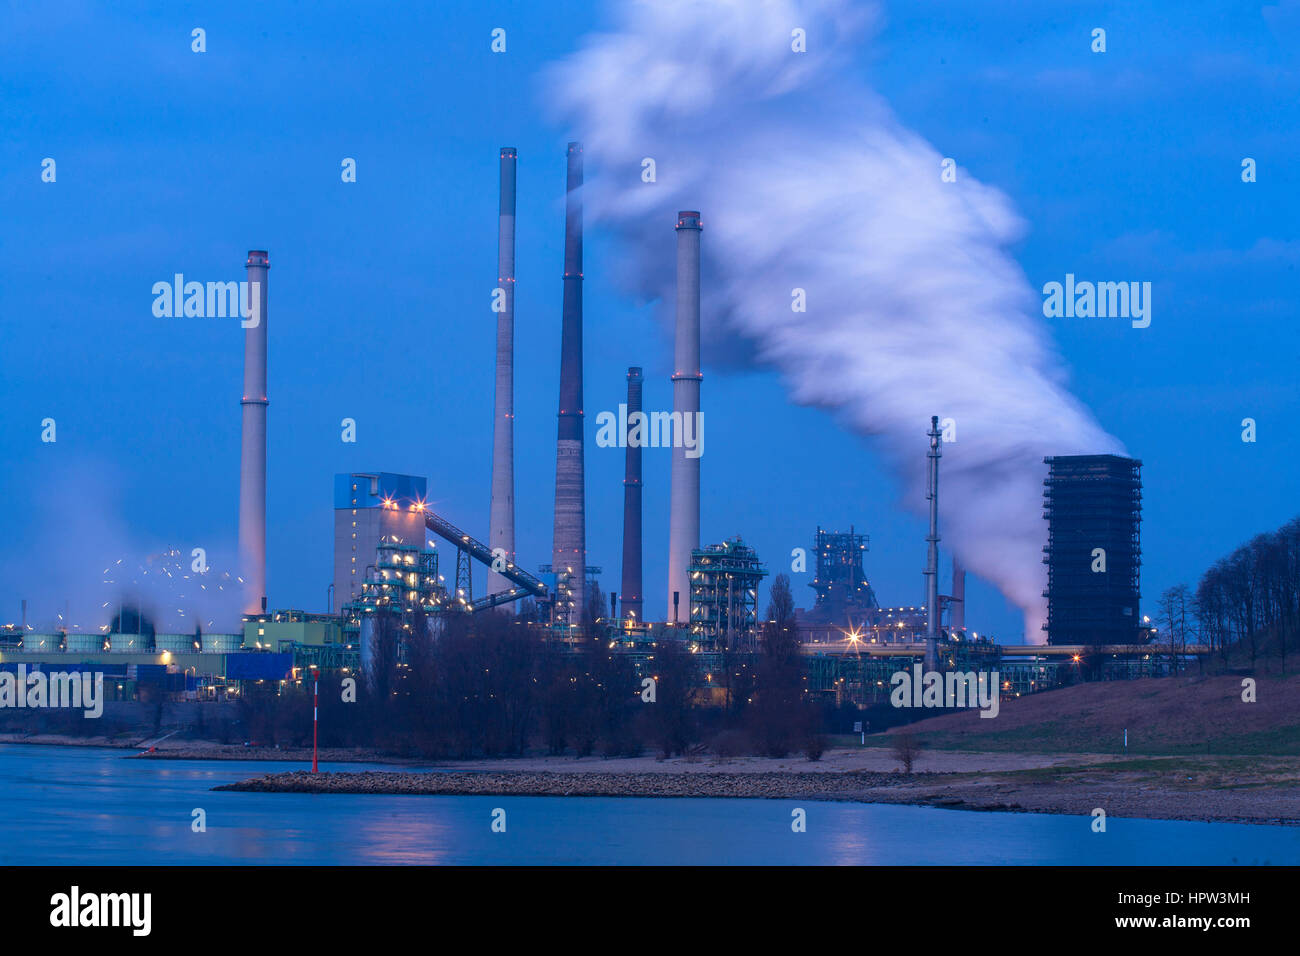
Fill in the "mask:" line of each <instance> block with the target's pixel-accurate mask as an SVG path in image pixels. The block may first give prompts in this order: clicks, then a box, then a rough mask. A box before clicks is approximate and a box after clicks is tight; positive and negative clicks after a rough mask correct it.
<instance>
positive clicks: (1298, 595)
mask: <svg viewBox="0 0 1300 956" xmlns="http://www.w3.org/2000/svg"><path fill="white" fill-rule="evenodd" d="M1159 614H1160V617H1159V620H1158V622H1157V623H1158V625H1159V627H1160V630H1161V632H1162V634H1163V636H1164V640H1166V641H1168V642H1169V643H1170V644H1173V645H1180V644H1189V643H1195V642H1197V641H1200V642H1202V643H1205V644H1208V645H1209V646H1210V647H1211V648H1212V649H1213V650H1216V651H1217V652H1218V654H1219V657H1220V660H1222V661H1223V662H1225V663H1227V662H1228V661H1229V660H1230V658H1233V657H1235V658H1236V659H1238V660H1248V661H1249V663H1250V665H1251V666H1252V667H1254V666H1255V665H1256V664H1257V663H1258V661H1259V660H1260V659H1261V658H1278V659H1279V660H1280V663H1281V667H1282V669H1283V670H1285V669H1286V658H1287V654H1288V652H1289V651H1292V650H1294V649H1295V648H1296V646H1297V644H1300V518H1294V519H1292V520H1291V521H1289V522H1287V523H1286V524H1285V525H1283V526H1282V527H1281V528H1279V529H1278V530H1277V531H1274V532H1271V533H1269V534H1261V535H1257V536H1256V537H1254V538H1252V539H1251V540H1250V541H1248V542H1247V543H1245V544H1243V545H1242V546H1241V547H1239V548H1237V550H1235V551H1234V552H1232V554H1230V555H1228V556H1227V557H1225V558H1223V559H1221V560H1220V561H1218V562H1216V563H1215V564H1214V566H1213V567H1211V568H1210V569H1209V570H1207V571H1206V572H1205V574H1204V575H1203V576H1202V577H1201V581H1200V583H1199V584H1198V585H1197V587H1196V591H1195V593H1192V592H1191V591H1190V590H1189V589H1188V588H1187V586H1186V585H1179V586H1177V587H1174V588H1170V589H1169V590H1168V591H1166V592H1165V593H1164V594H1163V595H1162V596H1161V599H1160V610H1159Z"/></svg>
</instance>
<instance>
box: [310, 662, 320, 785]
mask: <svg viewBox="0 0 1300 956" xmlns="http://www.w3.org/2000/svg"><path fill="white" fill-rule="evenodd" d="M319 715H320V672H319V671H317V670H316V668H315V667H313V668H312V669H311V772H312V773H316V772H317V771H316V739H317V733H316V731H317V727H318V726H319V724H320V717H319Z"/></svg>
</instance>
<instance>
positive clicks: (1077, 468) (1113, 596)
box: [1043, 455, 1142, 644]
mask: <svg viewBox="0 0 1300 956" xmlns="http://www.w3.org/2000/svg"><path fill="white" fill-rule="evenodd" d="M1043 460H1044V461H1045V462H1046V463H1047V465H1048V469H1049V470H1048V476H1047V479H1046V480H1045V481H1044V482H1043V487H1044V492H1043V517H1044V518H1045V519H1047V523H1048V524H1047V529H1048V530H1047V545H1046V546H1045V547H1044V548H1043V555H1044V556H1043V563H1044V564H1046V565H1047V590H1046V591H1044V592H1043V596H1044V597H1045V598H1047V623H1046V625H1045V626H1044V629H1045V630H1046V631H1047V640H1048V643H1049V644H1136V643H1138V642H1139V631H1140V629H1141V617H1140V616H1139V614H1138V601H1139V598H1140V593H1139V576H1140V568H1141V564H1142V549H1141V545H1140V542H1139V528H1140V526H1141V521H1142V479H1141V474H1140V471H1141V468H1142V462H1140V461H1137V460H1136V459H1133V458H1123V457H1120V456H1118V455H1070V456H1057V457H1051V458H1045V459H1043Z"/></svg>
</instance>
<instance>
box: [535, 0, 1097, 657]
mask: <svg viewBox="0 0 1300 956" xmlns="http://www.w3.org/2000/svg"><path fill="white" fill-rule="evenodd" d="M615 13H616V17H617V20H616V25H615V29H614V32H610V33H601V34H597V35H593V36H591V37H589V38H587V40H586V41H585V44H584V46H583V48H582V49H581V50H580V51H579V52H577V53H575V54H573V55H572V56H570V57H569V58H567V59H566V60H564V61H563V62H561V63H559V64H556V65H555V66H553V67H552V68H551V70H550V73H549V75H548V83H547V84H546V92H547V94H548V99H549V101H550V102H552V103H554V104H557V112H558V115H559V118H560V119H562V120H564V121H565V122H566V123H568V124H569V125H570V126H571V128H572V129H573V130H574V131H575V134H576V135H575V138H581V139H582V140H583V141H584V147H585V150H586V152H587V155H588V159H589V162H590V164H591V166H592V167H593V173H594V175H592V176H591V178H590V179H589V184H588V186H587V192H586V197H585V201H586V205H587V209H588V210H589V211H590V213H591V215H592V217H593V219H594V221H595V222H596V223H597V224H600V225H603V226H604V227H606V228H610V229H613V230H614V231H615V232H617V233H618V234H619V235H620V236H621V238H623V239H624V240H626V251H627V255H626V257H625V258H624V264H625V267H626V268H627V269H628V270H629V272H628V275H627V276H626V277H625V278H626V279H627V280H628V281H629V283H630V284H631V286H632V288H634V289H635V290H636V291H637V292H638V293H640V294H643V295H645V296H647V297H649V298H659V299H660V301H661V303H662V304H663V305H664V308H665V311H666V312H667V311H668V310H670V309H671V304H672V302H673V294H672V292H673V282H674V278H673V262H674V260H673V255H672V242H673V235H672V225H673V222H674V217H675V214H676V212H677V210H679V209H699V210H701V212H702V219H703V223H704V236H703V258H704V262H703V280H704V293H703V295H704V299H703V302H702V321H703V323H704V333H703V334H704V336H705V347H706V359H707V360H709V361H710V362H711V363H712V364H715V365H716V364H718V363H720V362H726V361H728V360H732V361H734V360H735V359H736V358H737V356H735V355H734V354H732V355H726V354H721V353H720V352H719V350H718V348H716V347H713V348H710V346H711V345H712V346H716V345H717V344H720V343H723V342H728V341H734V338H735V337H736V336H740V337H741V338H743V339H745V340H747V341H748V342H749V343H750V346H751V347H752V349H753V354H752V355H746V356H742V357H741V358H742V360H745V361H756V362H758V363H761V364H765V365H770V366H773V367H775V368H777V369H779V370H780V372H781V373H782V377H783V379H784V381H785V382H786V384H787V387H788V388H789V389H790V391H791V394H792V396H793V398H794V400H796V401H798V402H800V403H802V404H806V405H813V406H818V407H822V408H825V409H827V410H829V411H830V412H832V413H833V414H834V415H835V416H836V417H837V419H838V420H839V421H841V422H842V423H843V424H844V425H846V426H847V427H849V428H851V429H852V430H853V431H855V432H857V433H859V434H863V435H872V436H876V437H877V439H878V440H879V442H880V443H881V444H882V446H883V449H884V451H885V454H886V455H887V457H888V459H889V461H890V463H891V464H892V466H893V467H894V468H895V469H896V470H897V472H898V473H899V475H900V477H901V479H902V481H903V488H904V495H905V502H906V504H907V505H908V506H909V507H913V508H915V509H916V510H917V511H923V510H924V508H925V466H926V458H925V453H926V444H927V443H926V439H925V432H926V430H927V428H928V425H929V419H930V416H931V415H932V414H934V415H938V416H939V417H940V418H945V417H951V418H953V419H954V420H955V421H956V426H957V442H956V443H955V444H952V445H948V446H945V449H944V458H943V462H942V466H941V477H940V508H941V534H942V536H943V545H942V546H943V547H945V548H951V549H953V550H955V551H956V553H957V554H958V555H959V556H960V557H961V558H962V560H963V562H964V563H965V565H966V566H967V567H968V568H970V569H971V570H972V571H974V572H975V573H977V574H979V575H980V576H981V577H983V578H985V579H986V580H989V581H991V582H993V583H994V584H996V585H997V586H998V587H999V588H1000V589H1001V591H1002V592H1003V594H1005V595H1006V596H1007V597H1008V599H1010V600H1011V601H1013V602H1014V603H1015V604H1016V605H1017V606H1019V607H1020V608H1021V609H1023V611H1024V614H1025V631H1026V639H1027V640H1028V641H1030V642H1031V643H1036V642H1041V641H1042V640H1043V634H1042V632H1041V631H1040V626H1041V622H1042V620H1043V618H1044V601H1043V598H1042V590H1043V587H1044V584H1045V580H1046V576H1045V571H1044V568H1043V565H1042V550H1041V549H1042V546H1043V544H1044V543H1045V541H1046V525H1045V522H1044V521H1043V519H1042V479H1043V477H1044V474H1045V467H1044V465H1043V464H1042V459H1043V457H1044V456H1045V455H1070V454H1104V453H1122V452H1123V449H1122V447H1121V445H1120V443H1119V442H1118V441H1117V440H1116V439H1114V438H1112V437H1111V436H1110V435H1108V434H1106V432H1105V431H1104V430H1103V429H1102V428H1101V427H1100V426H1099V425H1098V424H1097V423H1096V422H1095V421H1094V420H1093V418H1092V416H1091V415H1090V414H1089V413H1088V411H1087V410H1086V409H1085V408H1083V406H1082V405H1081V404H1080V403H1079V402H1078V401H1077V400H1076V399H1075V398H1073V397H1072V396H1071V395H1070V394H1069V393H1068V392H1067V391H1066V388H1065V384H1064V370H1063V368H1062V365H1061V363H1060V361H1059V359H1058V358H1057V357H1056V355H1055V353H1054V351H1053V350H1052V347H1051V345H1050V343H1049V342H1048V340H1047V336H1046V332H1045V329H1044V327H1043V324H1042V320H1041V318H1040V317H1039V316H1040V315H1041V312H1040V308H1041V306H1040V300H1039V299H1038V297H1037V296H1036V295H1035V293H1034V291H1033V290H1032V289H1031V287H1030V286H1029V284H1028V282H1027V281H1026V278H1025V276H1024V274H1023V272H1022V271H1021V269H1020V267H1019V266H1018V264H1017V263H1016V262H1015V261H1014V260H1013V259H1012V258H1011V256H1010V255H1009V254H1008V253H1007V251H1006V247H1007V246H1008V244H1009V243H1011V242H1013V241H1014V240H1015V239H1017V238H1018V237H1019V235H1020V234H1021V233H1022V231H1023V226H1022V223H1021V221H1020V220H1019V218H1018V217H1017V215H1016V214H1015V212H1014V211H1013V209H1012V207H1011V204H1010V202H1009V200H1008V199H1007V198H1006V197H1005V196H1003V195H1002V194H1001V193H1000V192H999V191H998V190H996V189H993V188H990V187H988V186H983V185H981V184H980V183H978V182H977V181H975V179H974V178H973V177H972V176H971V175H970V174H969V172H967V171H966V170H964V169H961V170H959V172H958V179H957V182H955V183H945V182H942V181H941V178H940V164H941V161H942V159H943V156H942V154H941V153H939V152H937V151H936V150H935V149H934V147H932V146H931V145H930V144H929V143H927V142H926V141H925V140H924V139H922V138H921V137H920V136H918V135H916V134H915V133H913V132H911V131H909V130H907V129H905V128H904V127H903V126H902V125H901V124H900V123H899V121H898V120H897V118H896V117H894V115H893V114H892V112H891V111H890V109H889V107H888V106H887V104H886V103H885V102H884V101H883V100H882V99H881V98H880V97H879V96H878V95H877V94H876V93H874V92H873V91H872V90H871V89H869V88H868V87H867V86H866V85H865V83H864V82H863V81H862V80H861V79H859V78H858V77H857V76H856V75H855V73H854V72H853V69H852V68H851V64H850V62H849V55H850V54H851V53H855V52H856V53H857V54H858V55H859V56H860V55H861V54H862V52H863V50H862V46H863V45H862V44H861V43H859V42H858V41H859V40H860V38H861V37H862V36H863V35H865V34H868V33H869V32H870V28H871V27H872V26H873V24H874V22H875V20H876V18H877V11H876V9H875V8H874V7H868V8H863V7H861V6H854V5H850V4H847V3H844V2H841V0H808V2H805V3H801V4H795V3H791V2H788V0H707V2H706V0H653V2H622V3H619V4H618V5H617V6H616V8H615ZM796 28H800V29H803V30H804V31H806V36H807V41H806V42H807V52H806V53H797V52H793V51H792V49H791V45H792V42H793V41H792V31H793V30H795V29H796ZM646 157H649V158H652V159H653V160H654V161H655V165H656V181H655V182H653V183H645V182H643V181H642V176H641V173H642V160H643V159H644V158H646ZM795 288H802V289H805V290H806V292H807V311H806V312H804V313H796V312H794V311H792V309H791V301H792V299H791V295H792V289H795ZM732 352H733V353H734V347H733V348H732ZM706 403H707V398H706Z"/></svg>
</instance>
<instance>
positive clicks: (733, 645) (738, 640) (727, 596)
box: [688, 537, 767, 650]
mask: <svg viewBox="0 0 1300 956" xmlns="http://www.w3.org/2000/svg"><path fill="white" fill-rule="evenodd" d="M688 573H689V575H690V587H691V618H690V621H691V623H690V628H691V637H692V639H693V640H695V641H696V642H698V643H699V644H700V646H701V647H705V648H714V649H718V650H741V649H746V650H753V649H755V648H756V647H757V644H758V586H759V583H760V582H761V581H762V580H763V578H765V577H766V576H767V569H766V568H765V567H763V565H762V562H760V561H759V559H758V554H757V553H756V552H755V551H754V549H753V548H751V547H749V546H748V545H746V544H745V543H744V542H743V541H741V539H740V538H738V537H737V538H732V539H731V540H729V541H724V542H723V543H722V544H711V545H708V546H707V547H704V548H699V549H697V550H695V551H692V552H691V564H690V568H689V572H688Z"/></svg>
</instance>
